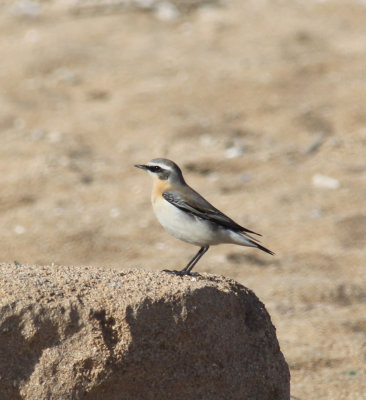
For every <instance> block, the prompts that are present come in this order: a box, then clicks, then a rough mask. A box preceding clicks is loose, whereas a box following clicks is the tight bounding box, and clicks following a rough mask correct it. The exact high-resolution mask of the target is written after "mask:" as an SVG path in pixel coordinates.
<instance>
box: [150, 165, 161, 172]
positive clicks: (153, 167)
mask: <svg viewBox="0 0 366 400" xmlns="http://www.w3.org/2000/svg"><path fill="white" fill-rule="evenodd" d="M150 171H151V172H161V171H162V169H161V168H160V167H158V166H157V165H153V166H152V167H150Z"/></svg>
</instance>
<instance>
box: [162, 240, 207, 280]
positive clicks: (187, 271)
mask: <svg viewBox="0 0 366 400" xmlns="http://www.w3.org/2000/svg"><path fill="white" fill-rule="evenodd" d="M209 247H210V246H204V247H201V248H200V249H199V250H198V252H197V254H196V255H195V256H194V257H193V258H192V260H191V261H190V262H189V263H188V264H187V265H186V266H185V267H184V268H183V269H182V270H181V271H169V270H167V269H164V272H168V273H170V274H175V275H190V274H191V271H192V269H193V267H194V266H195V265H196V264H197V262H198V261H199V259H200V258H201V257H202V256H203V255H204V254H205V253H206V251H207V250H208V249H209Z"/></svg>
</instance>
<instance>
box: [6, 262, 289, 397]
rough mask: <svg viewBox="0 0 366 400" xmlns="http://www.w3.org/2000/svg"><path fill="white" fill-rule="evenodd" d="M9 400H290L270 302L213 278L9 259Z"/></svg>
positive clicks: (223, 280) (7, 294)
mask: <svg viewBox="0 0 366 400" xmlns="http://www.w3.org/2000/svg"><path fill="white" fill-rule="evenodd" d="M0 277H1V278H0V307H1V308H0V309H1V313H0V393H1V396H0V397H1V399H2V400H3V399H4V400H15V399H16V400H20V399H27V400H30V399H37V400H43V399H44V400H46V399H47V400H56V399H57V400H61V399H62V400H68V399H70V400H71V399H72V400H77V399H85V400H98V399H103V400H117V399H118V400H130V399H131V400H132V399H134V400H139V399H144V400H145V399H159V400H164V399H174V400H180V399H182V400H183V399H185V400H186V399H210V400H215V399H220V400H222V399H228V400H229V399H240V400H246V399H252V400H268V399H271V400H288V399H289V398H290V394H289V379H290V377H289V370H288V366H287V364H286V361H285V359H284V357H283V355H282V353H281V351H280V348H279V344H278V342H277V339H276V333H275V328H274V327H273V325H272V323H271V320H270V317H269V315H268V313H267V311H266V310H265V308H264V305H263V304H262V303H261V302H260V301H259V300H258V299H257V297H256V296H255V295H254V293H253V292H251V291H250V290H248V289H246V288H245V287H244V286H242V285H240V284H238V283H236V282H235V281H233V280H230V279H226V278H223V277H219V276H213V275H208V274H203V275H196V276H194V277H178V276H174V275H169V274H166V273H163V272H155V273H153V272H145V271H142V270H128V271H116V270H111V269H107V268H98V267H61V266H55V265H52V266H34V265H21V264H20V263H15V264H0Z"/></svg>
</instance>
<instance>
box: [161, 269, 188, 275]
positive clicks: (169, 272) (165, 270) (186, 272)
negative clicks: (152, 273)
mask: <svg viewBox="0 0 366 400" xmlns="http://www.w3.org/2000/svg"><path fill="white" fill-rule="evenodd" d="M163 272H166V273H167V274H172V275H178V276H184V275H191V273H190V272H189V271H185V270H184V269H182V270H181V271H176V270H173V271H171V270H170V269H164V270H163Z"/></svg>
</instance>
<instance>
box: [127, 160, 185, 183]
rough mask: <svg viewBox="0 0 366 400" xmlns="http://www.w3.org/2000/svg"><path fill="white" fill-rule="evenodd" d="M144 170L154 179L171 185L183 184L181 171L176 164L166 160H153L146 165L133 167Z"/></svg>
mask: <svg viewBox="0 0 366 400" xmlns="http://www.w3.org/2000/svg"><path fill="white" fill-rule="evenodd" d="M135 167H137V168H141V169H144V170H146V171H147V172H148V173H149V174H150V175H151V176H152V177H153V178H154V179H157V180H161V181H169V182H171V183H173V184H179V183H184V178H183V175H182V171H181V170H180V168H179V167H178V165H177V164H176V163H174V162H173V161H170V160H167V159H166V158H154V159H153V160H151V161H149V162H148V163H147V164H138V165H135Z"/></svg>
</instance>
